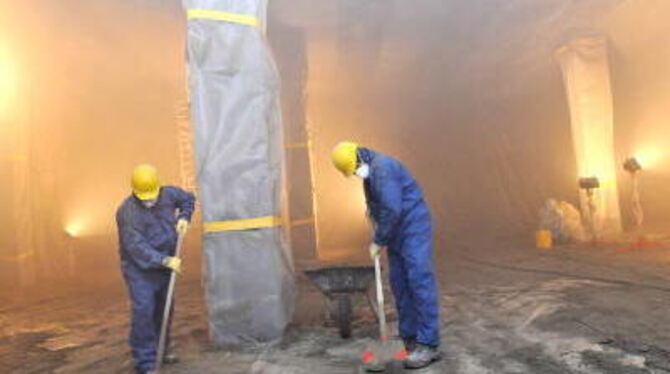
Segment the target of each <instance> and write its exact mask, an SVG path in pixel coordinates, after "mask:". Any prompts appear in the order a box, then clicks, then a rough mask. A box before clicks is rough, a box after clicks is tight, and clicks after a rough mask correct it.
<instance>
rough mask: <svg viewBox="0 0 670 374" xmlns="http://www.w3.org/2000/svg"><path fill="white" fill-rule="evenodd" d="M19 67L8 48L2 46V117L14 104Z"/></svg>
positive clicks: (0, 73)
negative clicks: (10, 55)
mask: <svg viewBox="0 0 670 374" xmlns="http://www.w3.org/2000/svg"><path fill="white" fill-rule="evenodd" d="M17 73H18V71H17V68H16V65H15V64H14V63H13V62H12V60H11V59H10V57H9V54H8V53H7V51H6V49H5V48H3V47H2V46H0V118H2V117H4V116H5V115H6V114H7V113H8V112H9V109H10V108H11V106H12V105H13V104H14V97H15V96H16V89H17Z"/></svg>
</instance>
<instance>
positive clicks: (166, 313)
mask: <svg viewBox="0 0 670 374" xmlns="http://www.w3.org/2000/svg"><path fill="white" fill-rule="evenodd" d="M183 244H184V235H183V234H179V236H178V237H177V250H176V251H175V254H174V255H175V257H177V258H179V257H180V256H181V247H182V246H183ZM176 281H177V273H176V272H174V271H172V272H171V274H170V285H169V286H168V292H167V296H166V298H165V309H164V310H163V323H162V324H161V335H160V338H159V339H158V354H157V355H156V369H155V370H156V373H158V372H160V370H161V366H162V364H163V356H165V349H166V347H165V343H166V341H167V334H168V328H169V325H170V313H171V311H172V300H173V298H174V286H175V283H176Z"/></svg>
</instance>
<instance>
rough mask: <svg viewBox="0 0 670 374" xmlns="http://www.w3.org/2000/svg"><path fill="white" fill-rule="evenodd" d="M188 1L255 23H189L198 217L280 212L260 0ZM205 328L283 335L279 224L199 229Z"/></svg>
mask: <svg viewBox="0 0 670 374" xmlns="http://www.w3.org/2000/svg"><path fill="white" fill-rule="evenodd" d="M184 5H185V7H186V8H187V9H206V10H214V11H218V12H226V13H229V14H236V15H247V16H255V17H257V18H258V20H259V21H260V23H259V25H260V26H257V27H254V26H249V25H244V24H240V23H234V22H227V21H221V20H211V19H191V20H190V21H189V23H188V59H189V67H190V77H189V80H190V92H191V110H192V119H193V126H194V140H195V148H196V150H195V152H196V160H197V168H198V170H197V174H198V183H199V187H200V200H201V203H202V213H203V221H204V222H205V223H207V222H217V221H235V220H242V219H252V218H258V217H266V216H278V215H279V214H280V211H281V199H280V195H281V189H282V178H281V170H282V169H281V167H282V133H281V119H280V118H281V117H280V107H279V101H278V92H279V81H278V75H277V72H276V68H275V65H274V61H273V59H272V57H271V55H270V53H269V49H268V48H267V45H266V40H265V37H264V32H263V28H264V25H265V18H266V14H265V12H266V5H267V4H266V1H265V0H245V1H241V0H235V1H232V0H229V1H220V0H217V1H211V0H210V1H204V0H187V1H185V2H184ZM203 255H204V266H205V277H206V289H207V290H206V292H207V303H208V312H209V324H210V334H211V337H212V339H213V341H214V343H215V344H216V345H218V346H229V345H241V344H245V343H254V342H263V341H269V340H273V339H276V338H279V337H280V336H281V334H282V333H283V330H284V328H285V326H286V325H287V324H288V322H289V321H290V318H291V313H292V303H293V292H294V285H293V274H292V271H291V266H290V262H291V261H290V259H289V258H288V256H287V255H286V251H285V247H284V242H283V236H282V232H281V229H280V228H279V227H271V228H260V229H250V230H243V231H223V232H213V233H205V234H204V238H203Z"/></svg>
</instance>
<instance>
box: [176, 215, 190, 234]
mask: <svg viewBox="0 0 670 374" xmlns="http://www.w3.org/2000/svg"><path fill="white" fill-rule="evenodd" d="M186 231H188V220H186V218H180V219H179V221H177V232H178V233H179V234H181V235H186Z"/></svg>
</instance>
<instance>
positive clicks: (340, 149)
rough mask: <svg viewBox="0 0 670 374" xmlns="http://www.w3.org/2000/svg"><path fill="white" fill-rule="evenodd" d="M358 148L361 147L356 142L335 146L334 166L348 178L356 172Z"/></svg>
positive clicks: (332, 155) (333, 154)
mask: <svg viewBox="0 0 670 374" xmlns="http://www.w3.org/2000/svg"><path fill="white" fill-rule="evenodd" d="M358 147H359V145H358V144H356V143H354V142H341V143H339V144H338V145H336V146H335V148H334V149H333V153H332V154H331V157H332V158H333V165H335V167H336V168H337V170H339V171H341V172H342V174H344V175H345V176H347V177H349V176H351V175H352V174H353V173H354V172H355V171H356V164H357V160H358Z"/></svg>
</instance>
